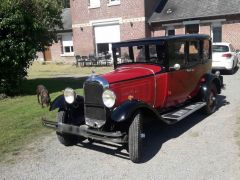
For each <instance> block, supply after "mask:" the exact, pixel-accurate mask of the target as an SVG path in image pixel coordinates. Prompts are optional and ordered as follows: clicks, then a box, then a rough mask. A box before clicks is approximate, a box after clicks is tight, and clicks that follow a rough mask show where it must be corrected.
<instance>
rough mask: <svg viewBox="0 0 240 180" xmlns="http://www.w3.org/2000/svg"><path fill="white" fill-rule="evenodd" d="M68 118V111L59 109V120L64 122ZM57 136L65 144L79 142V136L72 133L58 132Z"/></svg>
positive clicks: (69, 144)
mask: <svg viewBox="0 0 240 180" xmlns="http://www.w3.org/2000/svg"><path fill="white" fill-rule="evenodd" d="M65 118H66V112H65V111H59V112H58V114H57V122H58V123H63V122H64V120H65ZM57 138H58V140H59V142H60V143H61V144H63V145H64V146H73V145H75V144H77V143H78V141H79V138H78V137H77V136H73V135H70V134H65V133H59V132H57Z"/></svg>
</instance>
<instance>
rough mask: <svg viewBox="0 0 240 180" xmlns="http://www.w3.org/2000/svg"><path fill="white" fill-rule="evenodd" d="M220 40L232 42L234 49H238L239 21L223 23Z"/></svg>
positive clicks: (239, 46)
mask: <svg viewBox="0 0 240 180" xmlns="http://www.w3.org/2000/svg"><path fill="white" fill-rule="evenodd" d="M222 40H223V41H225V42H230V43H232V45H233V47H234V48H235V49H240V23H230V24H223V26H222Z"/></svg>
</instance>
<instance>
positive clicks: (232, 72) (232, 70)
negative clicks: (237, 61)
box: [229, 62, 235, 74]
mask: <svg viewBox="0 0 240 180" xmlns="http://www.w3.org/2000/svg"><path fill="white" fill-rule="evenodd" d="M234 71H235V65H234V62H233V66H232V69H230V70H229V74H234Z"/></svg>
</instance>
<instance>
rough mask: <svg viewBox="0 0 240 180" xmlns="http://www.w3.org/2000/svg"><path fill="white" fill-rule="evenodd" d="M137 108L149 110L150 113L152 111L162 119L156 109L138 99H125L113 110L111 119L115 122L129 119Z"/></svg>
mask: <svg viewBox="0 0 240 180" xmlns="http://www.w3.org/2000/svg"><path fill="white" fill-rule="evenodd" d="M137 110H147V111H150V112H151V113H154V114H155V115H156V116H157V117H158V118H159V119H162V118H161V116H160V114H159V113H158V111H156V110H155V109H154V108H152V107H151V106H150V105H148V104H146V103H144V102H142V101H139V100H131V101H130V100H129V101H125V102H124V103H123V104H121V105H120V106H118V107H117V108H116V109H114V110H113V112H112V114H111V119H112V120H113V121H114V122H117V123H119V122H123V121H130V120H131V117H132V116H133V115H134V113H135V112H136V111H137Z"/></svg>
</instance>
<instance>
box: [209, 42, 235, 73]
mask: <svg viewBox="0 0 240 180" xmlns="http://www.w3.org/2000/svg"><path fill="white" fill-rule="evenodd" d="M212 51H213V53H212V69H213V70H228V71H229V72H230V73H231V74H233V73H234V70H235V68H236V67H237V64H238V57H237V53H236V51H235V49H234V48H233V46H232V45H231V44H230V43H226V42H219V43H213V46H212Z"/></svg>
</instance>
